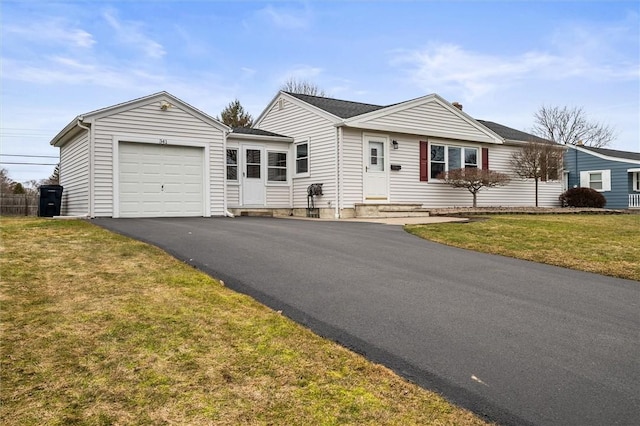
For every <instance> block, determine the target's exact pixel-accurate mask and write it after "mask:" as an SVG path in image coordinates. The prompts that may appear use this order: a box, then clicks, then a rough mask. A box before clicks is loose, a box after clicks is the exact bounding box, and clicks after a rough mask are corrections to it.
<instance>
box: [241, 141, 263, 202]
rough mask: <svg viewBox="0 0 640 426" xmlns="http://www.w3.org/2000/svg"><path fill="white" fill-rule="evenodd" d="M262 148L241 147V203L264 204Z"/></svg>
mask: <svg viewBox="0 0 640 426" xmlns="http://www.w3.org/2000/svg"><path fill="white" fill-rule="evenodd" d="M263 163H264V150H263V149H262V147H259V146H243V147H242V205H244V206H264V193H265V190H264V167H263V165H264V164H263Z"/></svg>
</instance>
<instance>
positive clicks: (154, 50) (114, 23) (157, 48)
mask: <svg viewBox="0 0 640 426" xmlns="http://www.w3.org/2000/svg"><path fill="white" fill-rule="evenodd" d="M102 16H103V18H104V19H105V20H106V21H107V23H108V24H109V26H111V28H113V29H114V30H115V32H116V37H117V38H118V39H119V40H120V41H121V42H122V43H124V44H125V45H127V46H129V47H132V48H134V49H137V50H140V51H142V52H143V53H144V55H146V56H148V57H150V58H161V57H163V56H164V55H165V54H166V51H165V49H164V47H163V46H162V45H161V44H160V43H158V42H156V41H155V40H153V39H151V38H150V37H148V36H147V35H145V34H144V31H143V28H142V27H143V26H142V24H141V23H139V22H135V21H121V20H119V19H118V16H117V12H116V11H115V10H113V9H107V10H105V11H104V12H103V13H102Z"/></svg>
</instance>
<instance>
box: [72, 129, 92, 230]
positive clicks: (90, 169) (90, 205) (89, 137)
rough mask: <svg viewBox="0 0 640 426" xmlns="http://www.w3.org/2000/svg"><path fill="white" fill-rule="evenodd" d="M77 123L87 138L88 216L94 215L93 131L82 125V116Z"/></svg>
mask: <svg viewBox="0 0 640 426" xmlns="http://www.w3.org/2000/svg"><path fill="white" fill-rule="evenodd" d="M76 124H77V125H78V127H80V128H81V129H84V130H86V131H87V138H88V139H89V141H88V142H89V185H88V188H87V189H88V191H89V212H88V213H89V217H90V218H91V217H94V216H95V215H94V208H93V198H94V194H93V185H94V181H93V174H94V173H93V169H94V158H93V156H94V151H95V150H94V146H93V134H92V133H93V132H92V131H91V129H92V128H91V127H89V126H83V125H82V117H78V121H77V123H76Z"/></svg>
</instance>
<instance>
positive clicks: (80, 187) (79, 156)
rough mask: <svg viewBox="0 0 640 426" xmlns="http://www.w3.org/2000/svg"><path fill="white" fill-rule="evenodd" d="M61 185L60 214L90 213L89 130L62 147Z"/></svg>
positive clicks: (77, 214) (81, 214)
mask: <svg viewBox="0 0 640 426" xmlns="http://www.w3.org/2000/svg"><path fill="white" fill-rule="evenodd" d="M60 185H62V186H63V188H64V189H63V191H62V206H61V210H60V214H62V215H64V216H84V215H88V214H89V132H88V131H83V132H82V133H81V134H80V135H78V136H76V137H75V138H74V139H72V140H71V141H70V142H68V143H66V144H65V145H64V146H62V147H61V148H60Z"/></svg>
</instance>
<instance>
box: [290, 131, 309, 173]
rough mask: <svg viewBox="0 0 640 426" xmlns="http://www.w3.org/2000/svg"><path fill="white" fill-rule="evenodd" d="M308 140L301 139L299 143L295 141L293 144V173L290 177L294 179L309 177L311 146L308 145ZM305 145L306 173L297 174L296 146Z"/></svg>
mask: <svg viewBox="0 0 640 426" xmlns="http://www.w3.org/2000/svg"><path fill="white" fill-rule="evenodd" d="M309 140H310V138H306V139H302V140H299V141H295V142H294V143H293V155H292V157H293V158H292V161H293V173H292V177H293V178H294V179H295V178H306V177H310V176H311V144H310V143H309ZM304 144H307V171H306V172H305V173H298V145H304Z"/></svg>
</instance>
